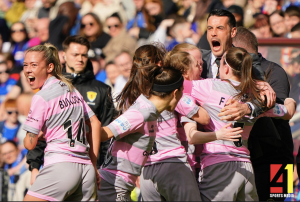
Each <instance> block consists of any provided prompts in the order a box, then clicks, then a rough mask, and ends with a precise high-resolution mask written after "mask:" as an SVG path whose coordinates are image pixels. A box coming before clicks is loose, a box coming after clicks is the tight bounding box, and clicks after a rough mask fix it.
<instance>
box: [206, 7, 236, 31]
mask: <svg viewBox="0 0 300 202" xmlns="http://www.w3.org/2000/svg"><path fill="white" fill-rule="evenodd" d="M210 16H219V17H223V16H226V17H228V24H229V26H230V27H231V28H233V27H236V20H235V17H234V15H233V14H232V13H230V12H229V11H227V10H223V9H214V10H213V11H211V12H210V13H209V15H208V17H207V21H208V19H209V18H210Z"/></svg>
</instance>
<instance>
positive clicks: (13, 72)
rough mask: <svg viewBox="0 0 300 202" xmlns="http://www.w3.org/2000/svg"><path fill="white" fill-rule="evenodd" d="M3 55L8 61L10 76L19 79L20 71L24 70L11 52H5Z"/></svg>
mask: <svg viewBox="0 0 300 202" xmlns="http://www.w3.org/2000/svg"><path fill="white" fill-rule="evenodd" d="M3 56H4V60H3V61H5V62H6V64H7V69H8V71H9V78H12V79H14V80H16V81H18V80H19V79H20V72H21V71H22V68H20V67H16V61H15V59H14V56H13V55H12V54H11V53H3Z"/></svg>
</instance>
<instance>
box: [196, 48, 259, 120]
mask: <svg viewBox="0 0 300 202" xmlns="http://www.w3.org/2000/svg"><path fill="white" fill-rule="evenodd" d="M201 53H202V60H203V71H202V74H201V77H202V78H205V79H206V78H213V75H212V68H211V54H212V52H211V50H203V49H201ZM250 55H251V57H252V58H253V57H256V55H255V54H250ZM253 70H254V72H255V75H256V77H257V78H258V79H259V80H265V79H264V73H263V71H262V69H261V64H260V60H254V59H253ZM252 104H253V105H254V109H253V110H254V111H253V116H254V117H257V116H259V115H260V114H262V113H263V112H264V110H263V109H262V108H261V107H259V105H258V103H256V102H254V103H252Z"/></svg>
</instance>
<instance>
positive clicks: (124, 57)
mask: <svg viewBox="0 0 300 202" xmlns="http://www.w3.org/2000/svg"><path fill="white" fill-rule="evenodd" d="M115 64H116V65H117V67H118V69H119V72H120V74H121V75H120V76H118V77H117V79H116V82H115V95H114V97H115V96H117V95H119V94H120V93H121V91H122V90H123V88H124V86H125V84H126V83H127V81H128V79H129V76H130V72H131V67H132V57H131V55H130V53H129V52H127V51H122V52H121V53H120V54H119V55H117V56H116V57H115Z"/></svg>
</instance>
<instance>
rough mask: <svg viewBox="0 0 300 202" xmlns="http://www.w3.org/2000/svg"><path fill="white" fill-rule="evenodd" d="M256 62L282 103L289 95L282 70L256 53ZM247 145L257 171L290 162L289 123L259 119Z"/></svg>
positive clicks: (290, 137) (272, 119)
mask: <svg viewBox="0 0 300 202" xmlns="http://www.w3.org/2000/svg"><path fill="white" fill-rule="evenodd" d="M254 60H255V61H260V63H261V68H262V69H263V71H264V72H265V74H266V80H267V82H268V83H269V84H270V86H271V87H272V88H273V90H274V91H275V93H276V103H279V104H283V103H284V100H285V99H286V98H287V97H289V92H290V85H289V81H288V77H287V74H286V72H285V71H284V69H283V68H282V67H281V66H279V65H278V64H276V63H274V62H271V61H268V60H266V59H265V58H263V57H262V56H261V54H258V55H256V56H255V57H254ZM248 147H249V150H250V153H251V162H252V164H253V168H254V170H255V171H256V172H258V171H259V170H260V169H262V170H263V169H264V168H265V167H268V168H269V166H270V164H271V163H273V164H284V163H291V164H292V163H293V162H294V157H293V148H294V145H293V138H292V133H291V129H290V126H289V122H288V121H286V120H283V119H274V118H267V117H263V118H259V119H258V120H257V121H256V122H255V124H254V126H253V128H252V130H251V132H250V136H249V140H248Z"/></svg>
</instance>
